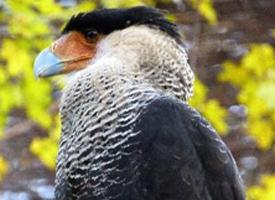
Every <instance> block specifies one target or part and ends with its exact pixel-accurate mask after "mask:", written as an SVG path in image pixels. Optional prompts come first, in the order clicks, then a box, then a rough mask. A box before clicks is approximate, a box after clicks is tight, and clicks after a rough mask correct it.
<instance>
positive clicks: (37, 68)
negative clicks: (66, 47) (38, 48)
mask: <svg viewBox="0 0 275 200" xmlns="http://www.w3.org/2000/svg"><path fill="white" fill-rule="evenodd" d="M63 69H64V66H63V64H62V62H61V60H60V59H59V58H58V57H56V56H55V55H54V54H53V53H52V52H51V51H50V50H49V48H46V49H45V50H43V51H42V52H41V53H40V54H39V55H38V56H37V57H36V59H35V61H34V75H35V78H36V79H39V78H42V77H48V76H53V75H56V74H59V73H61V72H62V71H63Z"/></svg>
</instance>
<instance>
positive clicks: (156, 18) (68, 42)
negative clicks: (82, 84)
mask: <svg viewBox="0 0 275 200" xmlns="http://www.w3.org/2000/svg"><path fill="white" fill-rule="evenodd" d="M133 25H146V26H149V27H152V28H155V29H159V30H162V31H163V32H166V33H167V34H168V35H170V36H171V37H173V38H174V39H176V40H177V41H178V42H180V35H179V33H178V31H177V30H176V26H175V25H174V24H173V23H170V22H169V21H167V20H166V19H165V18H164V16H163V14H162V13H161V12H160V11H159V10H156V9H153V8H148V7H143V6H139V7H134V8H129V9H101V10H95V11H92V12H87V13H80V14H78V15H76V16H73V17H72V18H71V19H70V20H69V22H68V23H67V24H66V25H65V28H64V29H63V31H62V34H61V37H60V38H58V39H57V40H56V41H54V42H53V43H52V44H51V45H50V47H48V48H46V49H45V50H43V51H42V52H41V53H40V54H39V55H38V56H37V58H36V60H35V63H34V72H35V75H36V76H37V77H48V76H53V75H57V74H64V73H69V72H72V71H79V70H82V69H85V68H86V67H87V66H88V65H89V63H90V62H91V61H92V60H93V59H94V57H95V55H96V54H97V51H98V48H97V47H98V43H99V42H100V41H101V40H102V39H104V38H105V37H106V36H108V35H109V34H111V33H113V32H115V31H118V30H123V29H125V28H128V27H130V26H133Z"/></svg>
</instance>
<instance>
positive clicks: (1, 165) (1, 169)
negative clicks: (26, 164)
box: [0, 155, 9, 182]
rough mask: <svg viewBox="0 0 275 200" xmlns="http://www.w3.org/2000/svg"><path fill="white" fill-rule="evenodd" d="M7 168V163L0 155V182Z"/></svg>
mask: <svg viewBox="0 0 275 200" xmlns="http://www.w3.org/2000/svg"><path fill="white" fill-rule="evenodd" d="M8 169H9V166H8V163H7V162H6V161H5V159H4V158H3V157H2V156H1V155H0V182H1V181H2V180H3V179H4V176H5V174H6V173H7V172H8Z"/></svg>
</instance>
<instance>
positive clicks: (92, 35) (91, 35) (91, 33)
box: [85, 30, 98, 42]
mask: <svg viewBox="0 0 275 200" xmlns="http://www.w3.org/2000/svg"><path fill="white" fill-rule="evenodd" d="M97 36H98V32H97V31H96V30H88V31H87V32H86V33H85V38H86V39H87V41H88V42H95V40H96V39H97Z"/></svg>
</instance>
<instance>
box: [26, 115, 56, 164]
mask: <svg viewBox="0 0 275 200" xmlns="http://www.w3.org/2000/svg"><path fill="white" fill-rule="evenodd" d="M60 132H61V123H60V118H59V116H57V117H56V126H55V127H54V128H53V129H52V130H50V134H49V137H46V138H34V139H33V140H32V143H31V146H30V150H31V151H32V152H33V153H34V154H35V155H36V156H37V157H38V158H39V159H40V160H41V161H42V162H43V163H44V164H45V165H46V166H47V167H48V168H50V169H54V168H55V160H56V156H57V150H58V149H57V146H58V145H57V144H58V141H59V136H60Z"/></svg>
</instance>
